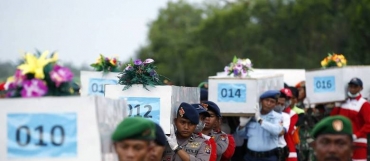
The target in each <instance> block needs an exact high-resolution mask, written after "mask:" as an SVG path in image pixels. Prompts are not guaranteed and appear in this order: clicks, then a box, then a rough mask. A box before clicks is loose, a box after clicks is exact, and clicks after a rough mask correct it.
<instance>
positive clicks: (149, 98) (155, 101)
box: [105, 85, 200, 134]
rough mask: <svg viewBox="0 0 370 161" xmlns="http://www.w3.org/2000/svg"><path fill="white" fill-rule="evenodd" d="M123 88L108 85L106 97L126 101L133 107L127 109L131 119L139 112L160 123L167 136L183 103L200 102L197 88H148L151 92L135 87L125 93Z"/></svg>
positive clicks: (140, 86) (139, 86) (121, 86)
mask: <svg viewBox="0 0 370 161" xmlns="http://www.w3.org/2000/svg"><path fill="white" fill-rule="evenodd" d="M123 88H124V86H123V85H106V86H105V97H108V98H113V99H126V100H127V104H128V105H129V107H130V106H131V107H132V109H131V110H130V108H128V109H127V114H128V116H129V117H134V116H136V115H137V114H138V112H139V115H140V117H145V118H149V119H151V120H153V121H154V122H156V123H159V124H160V125H161V127H162V128H163V130H164V132H165V133H166V134H170V125H171V123H172V120H173V117H174V116H175V111H176V109H177V108H178V106H179V105H180V104H181V102H187V103H190V104H191V103H199V101H200V90H199V88H197V87H178V86H155V87H149V86H148V89H149V90H150V91H148V90H146V89H144V88H143V87H142V85H133V86H132V87H131V88H129V89H127V90H125V91H123V90H122V89H123ZM138 105H140V106H138ZM150 117H151V118H150Z"/></svg>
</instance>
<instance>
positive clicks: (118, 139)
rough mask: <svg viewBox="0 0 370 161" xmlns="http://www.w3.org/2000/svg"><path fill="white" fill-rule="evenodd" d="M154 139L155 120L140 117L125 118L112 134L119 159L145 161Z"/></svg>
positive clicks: (122, 160) (123, 160)
mask: <svg viewBox="0 0 370 161" xmlns="http://www.w3.org/2000/svg"><path fill="white" fill-rule="evenodd" d="M154 139H155V124H154V122H152V121H150V120H148V119H144V118H139V117H129V118H125V119H124V120H123V121H122V122H121V123H120V124H119V125H118V126H117V127H116V130H115V131H114V132H113V134H112V140H113V142H114V148H115V150H116V152H117V155H118V159H119V161H127V160H132V161H144V160H145V158H146V156H147V153H148V152H149V151H151V150H152V148H153V147H152V145H151V142H152V141H153V140H154Z"/></svg>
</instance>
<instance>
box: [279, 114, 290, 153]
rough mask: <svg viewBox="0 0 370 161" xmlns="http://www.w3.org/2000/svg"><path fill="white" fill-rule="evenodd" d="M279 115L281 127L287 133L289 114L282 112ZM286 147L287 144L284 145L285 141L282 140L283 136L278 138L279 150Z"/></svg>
mask: <svg viewBox="0 0 370 161" xmlns="http://www.w3.org/2000/svg"><path fill="white" fill-rule="evenodd" d="M281 115H282V116H283V123H282V126H283V128H284V129H285V131H286V132H287V131H288V129H289V125H290V116H289V114H287V113H285V112H282V113H281ZM286 145H287V144H286V141H285V139H284V135H282V136H280V137H279V139H278V146H279V147H280V148H284V147H285V146H286Z"/></svg>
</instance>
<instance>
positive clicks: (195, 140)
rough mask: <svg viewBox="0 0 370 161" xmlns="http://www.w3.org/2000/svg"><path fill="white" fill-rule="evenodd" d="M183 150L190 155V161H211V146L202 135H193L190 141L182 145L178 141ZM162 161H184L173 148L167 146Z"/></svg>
mask: <svg viewBox="0 0 370 161" xmlns="http://www.w3.org/2000/svg"><path fill="white" fill-rule="evenodd" d="M177 141H178V143H179V146H182V147H183V148H182V150H185V151H186V153H188V154H189V155H190V161H209V158H210V156H211V146H210V145H208V144H207V143H205V141H206V139H205V138H204V137H202V136H200V135H197V134H193V135H192V136H191V137H190V138H189V139H188V140H185V141H184V142H183V143H180V142H179V140H177ZM162 161H182V160H181V158H180V157H179V156H178V155H177V154H175V152H174V151H173V150H172V149H171V147H170V146H169V145H168V144H167V145H166V149H165V153H164V157H163V158H162Z"/></svg>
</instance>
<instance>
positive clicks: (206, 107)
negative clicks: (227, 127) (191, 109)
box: [200, 103, 208, 111]
mask: <svg viewBox="0 0 370 161" xmlns="http://www.w3.org/2000/svg"><path fill="white" fill-rule="evenodd" d="M200 105H201V106H202V107H203V108H204V109H205V110H206V111H208V104H205V103H201V104H200Z"/></svg>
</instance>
